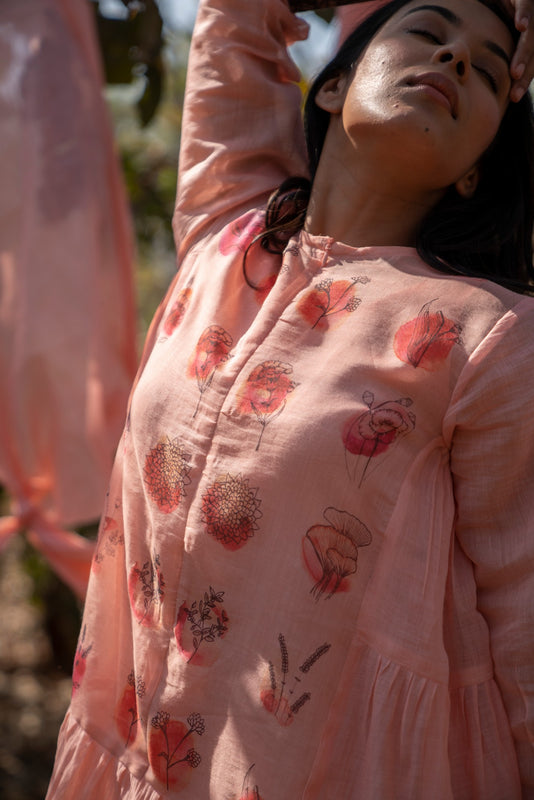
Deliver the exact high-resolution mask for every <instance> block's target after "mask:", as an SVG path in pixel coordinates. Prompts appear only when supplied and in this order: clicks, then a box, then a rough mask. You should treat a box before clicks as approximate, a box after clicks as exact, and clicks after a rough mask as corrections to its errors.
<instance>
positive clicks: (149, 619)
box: [128, 554, 165, 628]
mask: <svg viewBox="0 0 534 800" xmlns="http://www.w3.org/2000/svg"><path fill="white" fill-rule="evenodd" d="M164 589H165V580H164V578H163V573H162V572H161V567H160V558H159V555H158V554H156V555H154V557H153V558H151V559H149V560H147V561H145V562H144V563H143V565H142V566H141V567H140V566H139V565H138V563H137V561H136V562H135V563H134V565H133V567H132V568H131V569H130V572H129V575H128V596H129V598H130V606H131V609H132V613H133V615H134V617H135V619H136V620H137V621H138V622H139V624H140V625H143V626H145V627H146V628H154V627H156V626H157V625H159V623H160V618H161V606H162V603H163V599H164V597H165V591H164Z"/></svg>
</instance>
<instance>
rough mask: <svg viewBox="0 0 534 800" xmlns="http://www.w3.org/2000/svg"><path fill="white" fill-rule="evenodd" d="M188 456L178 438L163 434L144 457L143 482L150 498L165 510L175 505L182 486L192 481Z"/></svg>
mask: <svg viewBox="0 0 534 800" xmlns="http://www.w3.org/2000/svg"><path fill="white" fill-rule="evenodd" d="M188 458H189V455H188V454H187V453H185V451H184V449H183V447H182V446H181V445H180V444H179V442H178V440H177V439H169V437H168V436H166V437H165V438H163V439H161V440H160V441H159V442H158V443H157V445H156V446H155V447H153V448H152V450H150V452H149V453H148V455H147V457H146V459H145V475H144V479H145V486H146V488H147V491H148V494H149V496H150V498H151V499H152V500H153V501H154V503H155V504H156V505H157V507H158V508H159V510H160V511H163V512H164V513H165V514H170V513H171V511H175V510H176V509H177V508H178V506H179V504H180V500H181V499H182V497H184V495H185V487H186V486H187V484H188V483H190V482H191V479H190V478H189V472H190V470H191V467H190V464H189V462H188Z"/></svg>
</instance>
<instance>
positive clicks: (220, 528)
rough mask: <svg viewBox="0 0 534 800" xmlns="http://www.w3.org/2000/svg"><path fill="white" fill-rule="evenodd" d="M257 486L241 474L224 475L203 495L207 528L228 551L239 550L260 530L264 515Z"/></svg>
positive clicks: (203, 516) (203, 511) (204, 518)
mask: <svg viewBox="0 0 534 800" xmlns="http://www.w3.org/2000/svg"><path fill="white" fill-rule="evenodd" d="M260 505H261V500H260V498H259V497H258V489H257V488H255V489H253V488H251V487H250V486H249V482H248V480H247V479H246V478H243V477H242V476H241V475H224V476H221V477H220V478H218V479H217V480H216V481H215V483H212V484H211V486H210V487H209V488H208V489H206V491H205V492H204V494H203V496H202V520H203V522H204V524H205V526H206V531H207V532H208V533H209V534H210V536H213V537H214V538H215V539H217V541H218V542H220V543H221V544H222V545H223V546H224V547H226V548H227V549H228V550H239V548H241V547H243V545H245V544H246V543H247V541H248V540H249V539H250V538H252V536H254V533H255V532H256V531H257V530H258V523H257V520H258V519H259V518H260V517H261V515H262V514H261V511H260Z"/></svg>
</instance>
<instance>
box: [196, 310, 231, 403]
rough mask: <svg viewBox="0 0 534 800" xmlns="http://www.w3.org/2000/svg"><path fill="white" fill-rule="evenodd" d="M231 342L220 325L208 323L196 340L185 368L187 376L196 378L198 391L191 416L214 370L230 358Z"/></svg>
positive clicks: (209, 384)
mask: <svg viewBox="0 0 534 800" xmlns="http://www.w3.org/2000/svg"><path fill="white" fill-rule="evenodd" d="M232 342H233V339H232V337H231V336H230V334H229V333H228V331H225V329H224V328H221V326H220V325H210V326H209V327H208V328H206V329H205V330H204V331H203V333H202V335H201V337H200V339H199V340H198V342H197V346H196V347H195V352H194V353H193V355H192V356H191V359H190V361H189V367H188V370H187V377H188V378H195V379H196V382H197V385H198V390H199V392H200V397H199V398H198V403H197V407H196V409H195V413H194V414H193V417H196V415H197V413H198V409H199V407H200V401H201V399H202V395H203V394H204V392H205V391H207V389H209V387H210V386H211V382H212V380H213V376H214V375H215V370H217V369H218V368H219V367H220V366H221V365H222V364H224V363H225V361H228V359H229V358H230V348H231V346H232Z"/></svg>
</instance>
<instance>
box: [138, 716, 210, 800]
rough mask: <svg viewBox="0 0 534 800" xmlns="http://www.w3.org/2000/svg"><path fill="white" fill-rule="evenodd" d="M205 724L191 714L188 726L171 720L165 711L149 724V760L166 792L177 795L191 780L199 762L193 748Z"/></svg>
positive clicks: (196, 752) (198, 756)
mask: <svg viewBox="0 0 534 800" xmlns="http://www.w3.org/2000/svg"><path fill="white" fill-rule="evenodd" d="M204 731H205V723H204V720H203V719H202V717H201V716H200V714H190V715H189V716H188V717H187V724H185V723H183V722H181V721H180V720H175V719H171V715H170V714H169V713H168V712H166V711H158V713H157V714H156V715H155V716H153V717H152V719H151V720H150V728H149V734H148V758H149V761H150V766H151V767H152V770H153V771H154V775H155V776H156V778H157V779H158V780H159V781H160V782H161V783H162V784H164V785H165V786H166V788H167V790H169V789H173V790H174V791H180V790H181V789H184V788H185V787H186V786H187V784H188V783H189V781H190V780H191V771H192V770H193V769H196V768H197V767H199V766H200V764H201V761H202V758H201V756H200V753H198V751H197V750H196V748H195V744H196V736H202V735H203V733H204Z"/></svg>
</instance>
